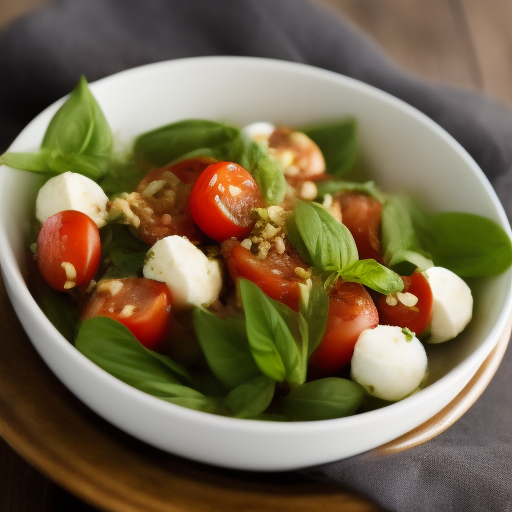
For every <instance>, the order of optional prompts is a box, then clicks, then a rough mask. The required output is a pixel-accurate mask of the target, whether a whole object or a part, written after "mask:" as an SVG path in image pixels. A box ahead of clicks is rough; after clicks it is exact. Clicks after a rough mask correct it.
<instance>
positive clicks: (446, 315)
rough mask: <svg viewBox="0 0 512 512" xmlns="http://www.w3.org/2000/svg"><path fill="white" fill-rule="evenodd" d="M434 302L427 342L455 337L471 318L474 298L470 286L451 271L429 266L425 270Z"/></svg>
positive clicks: (439, 341) (440, 341)
mask: <svg viewBox="0 0 512 512" xmlns="http://www.w3.org/2000/svg"><path fill="white" fill-rule="evenodd" d="M424 275H425V276H426V277H427V279H428V282H429V284H430V288H431V289H432V296H433V299H434V302H433V305H432V321H431V327H430V337H429V339H428V343H442V342H443V341H447V340H451V339H452V338H455V336H457V334H459V333H460V332H462V331H463V330H464V328H465V327H466V325H468V323H469V321H470V320H471V317H472V315H473V297H472V295H471V290H470V289H469V286H468V285H467V284H466V283H465V282H464V281H463V280H462V279H461V278H460V277H459V276H458V275H457V274H454V273H453V272H452V271H451V270H448V269H446V268H443V267H431V268H429V269H428V270H425V272H424Z"/></svg>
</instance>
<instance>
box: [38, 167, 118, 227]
mask: <svg viewBox="0 0 512 512" xmlns="http://www.w3.org/2000/svg"><path fill="white" fill-rule="evenodd" d="M107 201H108V197H107V196H106V194H105V192H103V189H102V188H101V187H100V186H99V185H98V184H97V183H96V182H95V181H93V180H91V179H90V178H87V177H86V176H83V175H82V174H78V173H75V172H69V171H68V172H65V173H63V174H59V175H58V176H54V177H53V178H50V179H49V180H48V181H47V182H46V183H45V184H44V185H43V186H42V187H41V189H40V190H39V193H38V194H37V199H36V218H37V220H38V221H39V222H40V223H41V224H44V222H45V221H46V219H47V218H48V217H51V216H52V215H55V214H56V213H59V212H62V211H64V210H77V211H79V212H82V213H85V214H86V215H88V216H89V217H90V218H91V219H92V220H93V221H94V222H95V223H96V225H97V226H98V228H101V227H103V226H104V225H105V218H106V216H107Z"/></svg>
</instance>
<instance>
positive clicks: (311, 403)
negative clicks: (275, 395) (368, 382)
mask: <svg viewBox="0 0 512 512" xmlns="http://www.w3.org/2000/svg"><path fill="white" fill-rule="evenodd" d="M365 396H366V392H365V391H364V389H363V387H362V386H360V385H359V384H357V383H356V382H353V381H351V380H347V379H339V378H336V377H328V378H326V379H320V380H315V381H313V382H308V383H307V384H304V385H302V386H300V387H298V388H295V389H292V391H291V392H290V394H289V395H288V396H287V397H285V398H284V399H283V414H284V415H285V416H286V417H287V418H289V419H290V420H293V421H316V420H328V419H333V418H341V417H343V416H349V415H351V414H354V412H355V411H356V410H357V408H358V407H359V406H360V405H361V403H362V402H363V400H364V398H365Z"/></svg>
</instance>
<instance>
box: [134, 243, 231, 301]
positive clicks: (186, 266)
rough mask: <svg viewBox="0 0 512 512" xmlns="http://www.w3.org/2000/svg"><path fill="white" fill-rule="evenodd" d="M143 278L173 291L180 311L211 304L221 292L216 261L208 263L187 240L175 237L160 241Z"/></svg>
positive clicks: (152, 252)
mask: <svg viewBox="0 0 512 512" xmlns="http://www.w3.org/2000/svg"><path fill="white" fill-rule="evenodd" d="M148 256H149V257H148V258H147V261H146V263H145V264H144V268H143V274H144V277H147V278H149V279H154V280H156V281H161V282H163V283H165V284H167V286H168V287H169V289H170V290H171V297H172V304H173V306H175V307H178V308H180V307H181V308H184V307H190V306H193V305H196V306H201V305H207V304H211V303H212V302H213V301H214V300H215V299H217V297H218V296H219V293H220V290H221V288H222V274H221V270H220V264H219V262H218V261H217V260H209V259H208V258H207V257H206V256H205V254H204V253H203V252H202V251H201V250H200V249H198V248H197V247H196V246H195V245H194V244H193V243H191V242H190V241H189V240H188V239H187V238H184V237H181V236H177V235H172V236H167V237H165V238H162V240H158V242H156V243H155V244H154V245H153V247H152V248H151V249H150V251H149V253H148Z"/></svg>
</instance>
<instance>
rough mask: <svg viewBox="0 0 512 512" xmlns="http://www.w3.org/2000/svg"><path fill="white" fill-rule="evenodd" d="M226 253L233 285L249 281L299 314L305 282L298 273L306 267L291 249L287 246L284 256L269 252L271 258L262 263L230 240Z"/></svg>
mask: <svg viewBox="0 0 512 512" xmlns="http://www.w3.org/2000/svg"><path fill="white" fill-rule="evenodd" d="M229 244H233V245H234V246H233V247H232V248H230V250H229V251H226V250H225V247H226V245H229ZM223 253H224V257H225V258H226V260H227V267H228V271H229V274H230V276H231V278H232V279H233V281H235V282H236V280H237V279H238V278H245V279H249V281H252V282H253V283H255V284H257V285H258V286H259V287H260V288H261V289H262V290H263V291H264V292H265V293H266V294H267V295H268V296H269V297H271V298H272V299H275V300H278V301H279V302H282V303H283V304H286V305H287V306H289V307H290V308H292V309H293V310H295V311H298V310H299V302H300V287H299V283H300V282H302V283H303V282H304V280H303V279H301V278H300V277H299V276H298V275H297V274H296V273H295V269H296V268H297V267H302V268H304V269H305V268H307V267H306V264H305V263H304V262H303V261H302V259H301V258H300V256H299V255H298V254H297V252H296V251H295V250H294V249H293V248H292V247H291V246H289V245H288V246H287V249H286V251H285V252H284V253H283V254H278V253H277V252H276V251H275V250H270V251H269V253H268V256H267V257H266V258H265V259H263V260H262V259H260V258H258V256H256V255H255V254H253V253H252V252H251V251H250V250H249V249H246V248H245V247H243V246H241V245H240V244H238V243H237V242H234V243H232V241H231V240H229V241H228V242H225V243H224V244H223Z"/></svg>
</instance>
